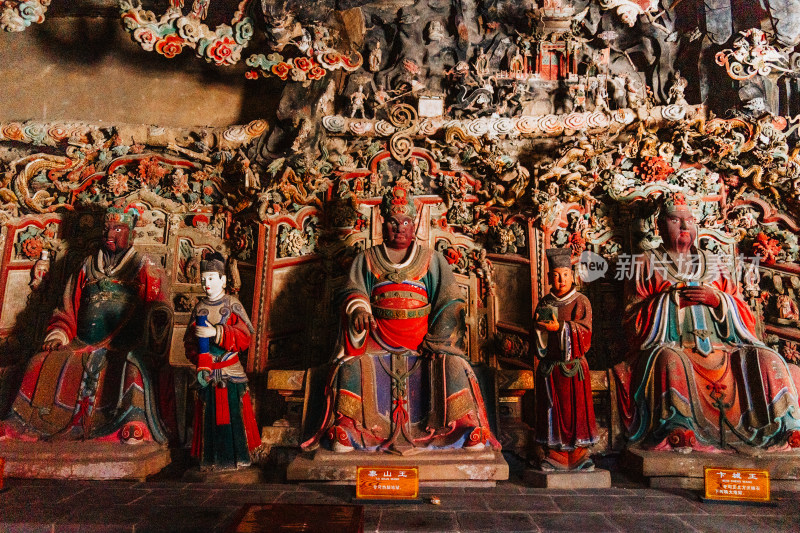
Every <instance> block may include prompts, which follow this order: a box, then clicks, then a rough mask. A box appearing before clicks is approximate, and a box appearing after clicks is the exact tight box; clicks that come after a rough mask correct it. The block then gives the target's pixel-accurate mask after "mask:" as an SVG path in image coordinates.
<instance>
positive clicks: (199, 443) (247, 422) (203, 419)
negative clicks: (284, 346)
mask: <svg viewBox="0 0 800 533" xmlns="http://www.w3.org/2000/svg"><path fill="white" fill-rule="evenodd" d="M199 316H202V317H205V319H206V323H207V325H209V326H215V327H216V330H217V336H216V338H213V339H211V342H210V347H211V349H210V350H209V352H210V353H205V354H201V353H198V352H199V350H198V343H197V340H198V339H197V337H196V336H195V335H194V333H193V332H194V325H195V324H196V323H197V317H199ZM252 335H253V325H252V324H251V323H250V319H249V318H248V317H247V313H246V312H245V310H244V306H242V304H241V302H239V300H238V298H236V297H235V296H232V295H227V294H226V295H225V296H223V297H222V298H220V299H219V300H216V301H211V300H209V299H208V298H203V299H202V300H200V302H199V303H198V304H197V305H196V306H195V308H194V310H193V311H192V317H191V320H190V322H189V327H188V328H187V330H186V335H185V336H184V339H183V341H184V347H185V348H186V356H187V357H188V358H189V359H190V360H191V361H194V362H196V363H197V371H198V372H200V371H201V370H206V371H208V372H209V374H210V378H209V384H208V385H206V386H201V387H200V390H199V392H198V398H197V403H196V407H195V414H194V432H193V439H192V452H191V453H192V457H196V458H198V459H199V461H200V466H201V467H206V466H216V467H221V468H235V467H237V466H246V465H249V464H250V451H252V450H254V449H255V448H257V447H258V446H259V445H260V444H261V436H260V434H259V431H258V425H257V424H256V418H255V414H254V413H253V404H252V402H251V400H250V391H249V389H248V387H247V376H246V375H245V373H244V367H243V366H242V363H241V361H240V360H239V353H241V352H242V351H244V350H247V349H248V348H249V347H250V338H251V336H252Z"/></svg>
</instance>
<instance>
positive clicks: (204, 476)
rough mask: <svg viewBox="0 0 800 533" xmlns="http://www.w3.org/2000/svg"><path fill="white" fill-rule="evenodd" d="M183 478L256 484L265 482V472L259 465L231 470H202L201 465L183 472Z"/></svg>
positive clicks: (201, 481)
mask: <svg viewBox="0 0 800 533" xmlns="http://www.w3.org/2000/svg"><path fill="white" fill-rule="evenodd" d="M183 480H184V481H189V482H192V483H233V484H238V485H255V484H258V483H263V482H264V473H263V472H262V471H261V469H260V468H258V467H257V466H248V467H243V468H238V469H229V470H216V469H212V470H200V468H199V467H194V468H190V469H189V470H187V471H186V473H185V474H183Z"/></svg>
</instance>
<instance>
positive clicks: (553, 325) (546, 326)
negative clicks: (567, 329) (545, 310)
mask: <svg viewBox="0 0 800 533" xmlns="http://www.w3.org/2000/svg"><path fill="white" fill-rule="evenodd" d="M536 327H537V328H539V329H543V330H545V331H558V328H560V327H561V326H560V325H559V323H558V320H556V319H555V318H554V319H553V320H550V321H549V322H537V323H536Z"/></svg>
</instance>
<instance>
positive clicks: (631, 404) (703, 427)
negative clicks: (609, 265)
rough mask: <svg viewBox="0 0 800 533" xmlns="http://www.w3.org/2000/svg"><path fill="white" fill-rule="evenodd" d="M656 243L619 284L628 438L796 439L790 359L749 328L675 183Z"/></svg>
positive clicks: (797, 372)
mask: <svg viewBox="0 0 800 533" xmlns="http://www.w3.org/2000/svg"><path fill="white" fill-rule="evenodd" d="M658 228H659V233H660V235H661V237H662V240H663V244H662V245H661V246H660V247H658V248H656V249H654V250H649V251H646V252H645V253H644V254H642V255H641V256H639V257H638V258H637V264H636V265H634V266H635V267H636V268H635V269H634V272H635V275H634V278H633V279H631V280H629V283H628V286H627V287H626V303H627V305H626V310H625V325H626V327H627V330H628V335H629V338H630V344H631V348H632V350H633V353H632V354H631V356H630V358H629V360H628V361H626V362H624V363H622V364H620V365H618V366H617V367H615V373H616V376H617V381H618V383H619V391H620V413H621V416H622V418H623V421H624V423H625V424H626V426H627V428H628V431H629V433H630V435H629V438H630V440H631V441H632V442H634V443H642V444H643V445H645V446H647V447H652V448H654V449H656V450H669V449H673V448H683V449H689V448H692V449H696V450H701V451H720V450H724V449H726V448H728V447H729V445H736V446H751V447H759V448H769V449H771V450H775V449H787V448H789V447H792V448H796V447H798V446H800V407H799V406H798V386H799V385H800V368H798V367H797V366H795V365H790V364H787V363H786V361H784V359H783V358H782V357H781V356H780V355H779V354H778V353H776V352H775V351H773V350H771V349H769V348H767V346H765V345H764V344H763V343H762V342H761V341H760V340H759V339H758V337H757V335H756V329H755V328H756V321H755V318H754V317H753V313H752V312H751V310H750V309H749V308H748V307H747V304H746V303H745V302H744V300H743V299H742V297H741V294H740V291H739V286H738V284H737V282H736V280H734V279H733V278H732V277H731V274H730V272H729V271H728V269H727V266H726V265H725V264H724V263H723V262H722V261H719V260H715V257H714V256H712V255H710V254H708V253H707V252H705V251H703V250H700V249H698V247H697V246H696V244H695V242H696V239H697V223H696V220H695V217H694V214H693V210H692V208H691V206H690V205H689V203H688V201H687V199H686V198H685V197H684V195H683V194H682V193H672V194H668V195H666V197H665V200H664V202H663V206H662V207H661V210H660V214H659V217H658Z"/></svg>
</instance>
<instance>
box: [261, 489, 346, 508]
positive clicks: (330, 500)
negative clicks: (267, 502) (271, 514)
mask: <svg viewBox="0 0 800 533" xmlns="http://www.w3.org/2000/svg"><path fill="white" fill-rule="evenodd" d="M350 500H352V497H344V496H341V495H338V496H337V495H328V494H322V493H320V492H313V491H302V492H284V493H282V494H281V495H280V496H278V497H277V498H276V499H275V501H274V503H305V504H308V505H324V504H330V505H341V504H343V503H350Z"/></svg>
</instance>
